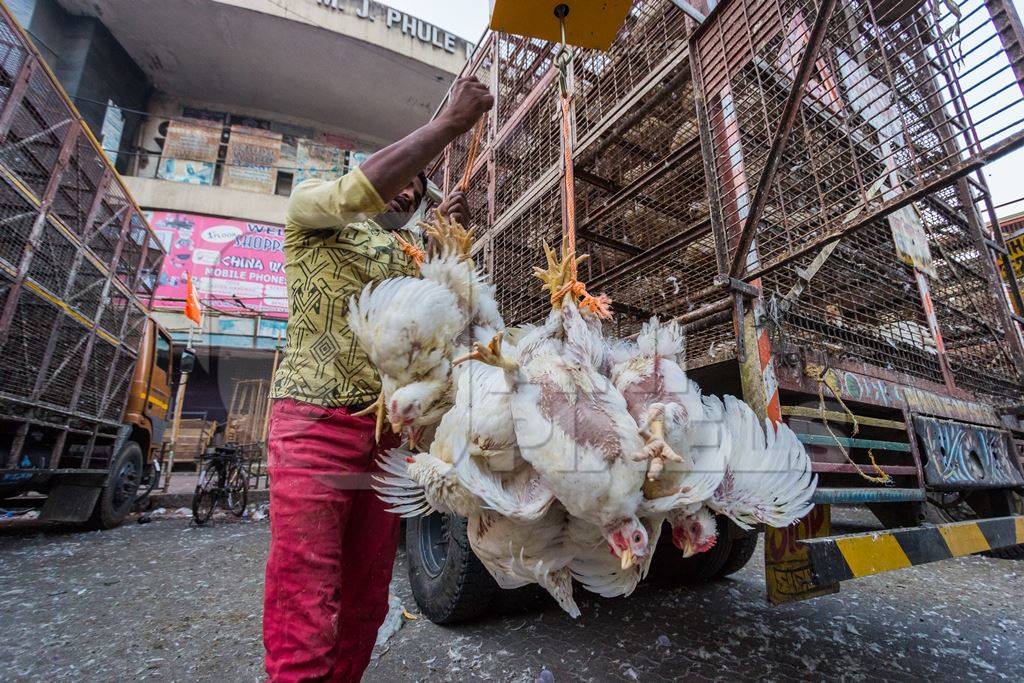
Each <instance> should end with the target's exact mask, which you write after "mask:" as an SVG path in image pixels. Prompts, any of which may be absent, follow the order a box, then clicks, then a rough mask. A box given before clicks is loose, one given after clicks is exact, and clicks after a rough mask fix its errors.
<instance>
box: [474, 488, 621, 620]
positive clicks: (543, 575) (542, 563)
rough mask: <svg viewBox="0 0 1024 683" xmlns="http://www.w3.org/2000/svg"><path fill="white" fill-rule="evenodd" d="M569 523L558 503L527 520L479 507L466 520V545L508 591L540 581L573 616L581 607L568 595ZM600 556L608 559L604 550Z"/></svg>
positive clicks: (577, 614) (569, 582) (569, 578)
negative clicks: (603, 555)
mask: <svg viewBox="0 0 1024 683" xmlns="http://www.w3.org/2000/svg"><path fill="white" fill-rule="evenodd" d="M568 522H569V517H568V515H567V514H566V512H565V509H564V508H563V507H562V506H561V505H557V504H555V505H552V506H551V507H550V508H548V510H547V512H546V514H545V515H544V516H543V517H542V518H541V519H539V520H537V521H535V522H532V523H522V522H517V521H515V520H513V519H509V518H508V517H504V516H502V515H500V514H498V513H495V512H490V511H484V512H482V513H480V514H478V515H474V516H472V517H470V518H469V524H468V525H467V530H468V535H469V544H470V547H471V548H472V549H473V553H474V554H475V555H476V556H477V558H478V559H479V560H480V562H481V563H482V564H483V565H484V567H486V568H487V571H488V572H489V573H490V574H491V576H493V577H494V579H495V581H497V582H498V585H499V586H501V587H502V588H506V589H512V588H519V587H521V586H525V585H527V584H531V583H537V584H540V586H541V587H543V588H544V589H545V590H546V591H547V592H548V593H550V594H551V597H553V598H554V599H555V601H556V602H558V604H559V606H560V607H561V608H562V609H564V610H565V611H566V612H567V613H568V614H569V616H571V617H572V618H574V619H575V618H576V617H578V616H579V615H580V610H579V607H577V606H576V601H575V600H574V599H573V594H572V578H573V573H572V571H571V570H570V568H569V565H570V562H572V560H573V552H572V546H571V544H570V543H569V542H568V538H567V536H566V530H567V524H568ZM605 555H606V556H608V557H611V555H610V554H609V553H608V552H607V550H606V551H605Z"/></svg>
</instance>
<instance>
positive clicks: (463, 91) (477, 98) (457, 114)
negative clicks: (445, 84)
mask: <svg viewBox="0 0 1024 683" xmlns="http://www.w3.org/2000/svg"><path fill="white" fill-rule="evenodd" d="M493 106H494V96H493V95H491V92H490V90H488V89H487V86H486V85H484V84H483V83H481V82H480V81H479V80H478V79H477V78H476V76H470V77H468V78H460V79H458V80H457V81H455V85H454V86H453V87H452V92H451V96H450V97H449V99H448V106H446V107H445V108H444V112H442V113H441V118H443V119H444V120H445V121H446V122H447V123H448V124H449V125H451V126H452V128H453V129H454V130H455V131H456V132H457V133H458V134H460V135H461V134H462V133H465V132H467V131H468V130H469V129H470V128H472V127H473V126H474V125H475V124H476V122H477V121H478V120H479V119H480V117H481V116H483V115H484V113H485V112H487V111H489V110H490V109H491V107H493Z"/></svg>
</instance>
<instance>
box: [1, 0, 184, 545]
mask: <svg viewBox="0 0 1024 683" xmlns="http://www.w3.org/2000/svg"><path fill="white" fill-rule="evenodd" d="M0 55H2V59H0V507H13V506H24V505H25V504H26V501H27V500H31V498H30V497H29V498H27V497H26V494H30V493H33V492H34V493H38V494H45V496H46V499H45V503H44V504H43V508H42V519H44V520H54V521H69V522H83V521H89V522H90V523H91V524H92V525H94V526H96V527H101V528H110V527H114V526H117V525H118V524H120V523H121V522H122V521H123V520H124V518H125V517H126V515H127V514H128V512H129V511H130V509H131V506H132V503H133V502H134V500H135V496H136V492H137V490H138V489H139V485H140V483H142V482H143V481H144V480H148V481H154V477H156V476H157V473H156V468H154V467H153V464H152V463H153V452H154V448H155V447H157V446H158V445H159V444H160V443H161V441H162V435H163V431H164V427H165V424H166V421H167V417H168V415H167V412H168V405H169V403H170V401H171V386H170V385H171V376H172V359H173V357H174V353H173V348H172V345H171V338H170V336H169V335H168V333H167V332H166V331H164V330H163V329H161V328H160V327H159V326H158V325H157V324H156V323H155V322H154V321H153V320H152V319H151V318H150V317H149V313H148V304H149V302H150V300H151V297H152V293H153V289H154V286H155V284H156V282H157V278H158V276H159V272H160V267H161V265H162V263H163V256H164V250H163V248H162V246H161V244H160V242H159V241H158V240H157V238H156V236H155V234H154V233H153V231H152V230H151V229H150V227H149V225H148V224H147V222H146V219H145V217H144V216H143V214H142V211H141V210H140V209H139V207H138V206H137V205H136V204H135V202H134V201H133V200H132V198H131V196H130V195H129V193H128V191H127V190H126V189H125V186H124V184H123V183H122V181H121V179H120V177H119V176H118V174H117V172H116V171H115V170H114V168H113V166H112V165H111V163H110V161H109V160H108V158H107V156H106V155H105V154H104V153H103V150H102V149H101V147H100V145H99V144H98V143H97V141H96V140H95V138H94V137H93V135H92V133H91V132H90V131H89V129H88V127H87V125H86V124H85V123H84V122H83V121H82V118H81V116H80V115H79V113H78V111H77V110H76V109H75V107H74V105H73V104H72V103H71V101H70V100H69V99H68V97H67V95H66V93H65V92H64V90H63V89H62V88H61V86H60V84H59V83H58V81H57V80H56V78H55V77H54V75H53V74H52V73H51V71H50V70H49V68H48V67H47V65H46V64H45V62H44V61H43V60H42V58H41V56H40V55H39V53H38V52H37V51H36V50H35V48H34V46H33V45H32V43H31V42H30V41H29V39H28V38H27V37H26V36H25V34H24V33H23V32H22V30H21V29H20V27H18V25H17V23H16V22H15V20H14V19H13V17H12V16H11V15H10V13H9V12H8V10H7V8H6V7H4V6H3V4H2V3H0ZM36 498H38V497H36Z"/></svg>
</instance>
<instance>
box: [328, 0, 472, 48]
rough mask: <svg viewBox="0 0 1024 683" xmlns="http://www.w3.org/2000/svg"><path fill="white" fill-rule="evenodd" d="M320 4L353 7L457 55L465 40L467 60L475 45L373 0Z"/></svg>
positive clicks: (359, 13) (359, 14) (357, 12)
mask: <svg viewBox="0 0 1024 683" xmlns="http://www.w3.org/2000/svg"><path fill="white" fill-rule="evenodd" d="M316 4H318V5H321V6H322V7H326V8H328V9H332V10H336V11H338V12H344V11H346V8H347V9H349V10H353V11H354V12H355V15H356V16H357V17H359V18H360V19H365V20H367V21H377V20H378V19H380V20H382V21H383V22H384V23H385V25H386V26H387V27H388V28H389V29H397V30H401V31H402V34H403V35H407V36H410V37H413V38H416V39H417V40H419V41H420V42H421V43H427V44H428V45H433V46H434V47H436V48H439V49H441V50H444V51H445V52H450V53H451V54H455V52H456V50H457V48H458V46H459V43H462V45H463V47H464V48H465V50H466V59H469V58H470V57H471V56H472V54H473V44H472V43H470V42H469V41H466V40H462V39H460V38H457V37H456V36H454V35H452V34H451V33H449V32H448V31H445V30H442V29H439V28H438V27H436V26H434V25H433V24H428V23H427V22H425V21H423V20H422V19H417V18H416V17H414V16H411V15H409V14H406V13H405V12H400V11H398V10H396V9H393V8H391V7H385V6H384V5H379V4H377V3H375V2H370V0H316Z"/></svg>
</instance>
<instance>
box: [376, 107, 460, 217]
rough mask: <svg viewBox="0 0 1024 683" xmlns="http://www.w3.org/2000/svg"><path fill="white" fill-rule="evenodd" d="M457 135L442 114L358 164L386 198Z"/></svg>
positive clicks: (407, 182) (402, 185) (393, 195)
mask: <svg viewBox="0 0 1024 683" xmlns="http://www.w3.org/2000/svg"><path fill="white" fill-rule="evenodd" d="M459 135H460V131H459V130H458V128H457V127H456V126H455V125H453V124H452V123H450V122H449V121H448V120H447V118H446V117H444V116H441V117H438V118H437V119H435V120H433V121H431V122H430V123H428V124H427V125H425V126H423V127H422V128H419V129H417V130H416V131H414V132H413V133H411V134H409V135H407V136H406V137H404V138H402V139H401V140H399V141H398V142H396V143H394V144H393V145H390V146H388V147H385V148H384V149H382V150H381V151H379V152H377V153H376V154H374V155H373V156H371V157H370V158H369V159H367V160H366V161H364V162H363V165H362V166H360V168H361V169H362V171H363V174H365V175H366V179H367V180H369V181H370V184H371V185H373V186H374V188H376V190H377V193H378V194H379V195H380V198H381V199H383V200H384V201H385V202H389V201H391V200H392V199H394V198H395V197H396V196H397V195H398V193H399V192H401V191H402V190H403V189H405V187H406V186H408V184H409V183H410V182H412V179H413V178H415V177H416V174H417V173H419V172H420V171H422V170H423V169H424V168H426V166H427V164H429V163H430V162H431V161H433V160H434V159H436V158H437V156H438V155H439V154H441V152H442V151H444V148H445V147H446V146H447V145H448V143H450V142H451V141H452V140H454V139H455V138H456V137H458V136H459Z"/></svg>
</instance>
